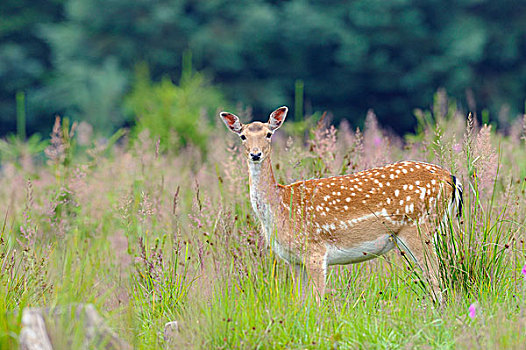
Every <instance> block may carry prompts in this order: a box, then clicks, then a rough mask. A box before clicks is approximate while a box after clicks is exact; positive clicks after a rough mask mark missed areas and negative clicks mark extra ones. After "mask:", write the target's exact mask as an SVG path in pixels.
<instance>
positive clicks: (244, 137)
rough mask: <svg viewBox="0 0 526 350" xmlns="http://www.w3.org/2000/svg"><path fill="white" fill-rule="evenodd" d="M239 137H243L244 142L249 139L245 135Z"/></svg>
mask: <svg viewBox="0 0 526 350" xmlns="http://www.w3.org/2000/svg"><path fill="white" fill-rule="evenodd" d="M239 137H241V140H243V141H245V140H246V139H247V137H246V136H245V135H241V136H239Z"/></svg>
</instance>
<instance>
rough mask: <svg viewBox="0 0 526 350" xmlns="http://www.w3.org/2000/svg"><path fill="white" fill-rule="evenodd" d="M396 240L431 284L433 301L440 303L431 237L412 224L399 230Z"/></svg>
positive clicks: (436, 264) (440, 295) (435, 261)
mask: <svg viewBox="0 0 526 350" xmlns="http://www.w3.org/2000/svg"><path fill="white" fill-rule="evenodd" d="M396 241H397V246H398V248H399V249H400V251H401V252H402V254H403V255H404V256H405V257H406V258H408V259H409V260H410V261H411V260H412V262H415V263H416V264H417V266H418V267H419V268H420V269H421V270H422V272H423V275H424V277H425V278H426V279H427V280H428V281H429V282H430V284H431V288H432V292H433V295H432V297H433V301H434V302H436V303H438V304H440V303H441V301H442V292H441V290H440V286H439V283H438V277H437V276H438V259H437V256H436V253H435V249H434V247H433V240H432V238H431V237H430V236H429V235H428V234H426V233H425V232H424V230H419V229H418V226H416V225H414V226H408V227H404V228H403V229H402V230H400V232H399V233H398V235H397V236H396Z"/></svg>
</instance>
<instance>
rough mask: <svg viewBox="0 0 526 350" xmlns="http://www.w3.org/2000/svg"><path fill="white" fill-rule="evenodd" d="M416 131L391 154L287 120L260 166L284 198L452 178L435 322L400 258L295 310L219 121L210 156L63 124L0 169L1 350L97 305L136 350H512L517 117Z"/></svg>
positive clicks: (518, 261)
mask: <svg viewBox="0 0 526 350" xmlns="http://www.w3.org/2000/svg"><path fill="white" fill-rule="evenodd" d="M238 112H239V113H238V115H239V116H240V117H242V118H243V119H244V120H243V121H244V122H248V121H250V120H251V116H250V115H249V113H247V112H246V111H238ZM415 114H416V116H417V119H418V128H417V131H416V132H415V133H414V134H409V135H406V136H404V137H403V138H402V137H400V136H396V135H394V134H393V133H391V132H389V131H388V130H385V129H383V128H382V127H381V126H380V125H378V123H377V121H376V118H375V115H374V113H372V112H369V114H368V116H367V119H366V121H365V126H364V128H363V130H359V129H354V128H351V127H350V126H349V124H347V123H345V122H343V123H341V124H340V125H339V126H338V128H336V127H334V126H331V125H330V124H331V123H330V120H329V119H330V118H329V117H325V118H322V117H320V115H314V116H311V117H308V118H305V119H303V120H301V121H296V122H293V121H291V120H289V121H286V122H285V125H284V127H283V128H282V129H280V130H279V131H278V132H277V133H276V135H275V137H274V141H273V143H274V145H273V155H272V159H273V164H274V169H275V173H276V177H277V180H278V181H279V182H281V183H290V182H293V181H296V180H300V179H305V178H313V177H316V178H317V177H326V176H331V175H339V174H347V173H352V172H356V171H360V170H363V169H367V168H370V167H373V166H379V165H384V164H387V163H390V162H394V161H399V160H407V159H412V160H422V161H427V162H431V163H436V164H439V165H442V166H443V167H445V168H447V169H449V170H451V171H452V172H453V173H454V174H455V175H456V176H457V177H458V178H459V179H460V181H461V182H462V183H463V185H464V211H463V214H462V218H461V220H460V222H456V221H451V222H449V224H448V225H447V227H443V228H442V230H441V232H440V233H441V234H440V235H439V236H440V237H441V239H440V241H439V242H438V243H437V244H438V246H439V247H438V255H439V260H440V270H439V273H440V282H441V287H442V288H443V289H444V290H446V295H447V297H446V299H445V300H444V302H443V304H442V305H434V304H433V302H432V300H431V298H430V296H429V294H428V291H427V290H426V285H425V283H424V284H422V283H419V281H418V277H419V276H418V272H417V271H414V270H412V269H410V268H409V267H408V266H407V264H406V262H405V261H404V259H403V257H402V256H401V254H400V253H399V252H391V253H389V254H388V255H386V256H384V257H382V258H378V259H374V260H371V261H368V262H365V263H361V264H356V265H349V266H340V267H332V268H330V269H329V277H328V291H329V292H328V293H327V295H326V298H325V300H324V301H323V302H322V303H321V304H320V305H319V304H318V303H317V302H316V299H315V298H314V296H312V295H307V296H306V297H302V296H301V295H300V293H298V291H297V290H296V289H295V288H294V286H293V283H292V272H291V268H290V267H289V266H288V265H287V264H285V263H284V262H283V261H281V260H279V259H277V258H276V257H275V256H274V254H273V253H272V252H271V251H270V250H269V248H268V246H267V244H266V242H265V240H264V238H263V236H262V235H261V234H260V224H259V222H258V221H257V218H256V217H255V215H254V213H253V212H252V208H251V205H250V200H249V195H248V174H247V168H246V163H245V160H244V158H243V157H242V156H241V154H240V149H239V148H240V144H239V140H238V139H237V138H236V137H235V136H234V135H232V134H231V133H229V132H228V131H227V130H226V128H225V127H224V125H223V124H222V123H221V121H220V120H219V118H217V116H215V117H214V118H213V120H214V122H213V123H215V124H214V125H213V126H212V129H213V130H214V132H213V133H211V135H210V138H209V140H208V144H207V147H206V151H204V150H203V149H202V148H201V147H193V146H191V145H187V146H186V147H183V148H180V149H177V150H170V149H166V148H164V149H163V147H161V144H160V143H159V141H158V140H157V139H156V138H155V137H151V136H150V135H149V133H148V131H147V130H144V131H142V132H141V133H139V134H137V135H132V134H130V133H126V132H119V133H117V134H115V135H114V137H112V138H110V139H107V140H105V141H104V142H101V141H100V140H99V141H97V139H95V138H94V137H93V136H92V135H91V134H90V127H89V125H87V124H85V123H81V124H79V125H77V124H71V123H69V122H68V121H67V120H66V119H62V120H61V119H57V122H56V123H55V125H54V127H53V131H52V133H51V139H50V140H49V143H48V144H47V145H46V148H45V150H44V151H43V152H39V153H37V152H34V153H32V152H27V151H25V152H24V150H27V145H26V144H24V143H18V144H17V146H16V147H18V148H17V149H18V150H19V152H18V153H16V156H13V157H11V158H5V159H3V160H2V166H1V175H0V214H1V216H2V223H1V227H2V229H1V233H0V234H1V236H0V348H1V349H12V348H17V347H18V337H19V333H20V327H21V310H23V309H24V308H25V307H34V306H51V307H53V306H57V305H68V304H71V303H92V304H93V305H94V306H95V307H96V309H97V310H98V311H99V313H100V314H101V315H102V316H103V318H104V320H105V322H106V323H107V324H108V325H109V326H110V327H111V328H112V329H113V330H114V331H115V332H116V333H117V334H118V335H119V336H120V337H121V338H122V339H124V340H125V341H127V342H129V343H130V344H132V346H133V347H135V348H137V349H154V348H162V347H174V348H198V349H201V348H202V349H245V348H261V349H275V348H287V349H356V348H364V349H371V348H379V349H387V348H389V349H394V348H402V349H418V348H420V349H429V348H433V349H435V348H439V349H451V348H459V349H465V348H496V349H503V348H508V349H509V348H523V346H524V344H526V332H525V330H526V299H525V298H526V259H525V253H526V250H525V243H524V241H525V239H526V226H525V225H526V195H525V190H526V156H525V150H526V116H525V117H524V118H518V119H516V121H515V122H514V123H513V124H511V125H508V126H507V127H503V128H500V129H496V127H495V126H494V125H486V124H483V123H481V122H480V119H482V120H484V119H485V116H482V118H474V117H472V116H468V115H467V113H465V112H464V111H460V110H459V109H457V107H456V105H455V104H454V103H453V102H448V101H447V99H446V98H445V97H444V96H442V95H438V97H437V100H436V101H435V103H434V106H433V108H432V109H431V110H429V111H416V113H415ZM477 120H479V121H477ZM50 127H51V126H50ZM12 147H14V146H12ZM174 320H176V321H178V323H179V332H178V333H177V335H176V337H175V338H174V339H173V341H172V342H171V343H170V344H167V343H166V342H165V340H164V339H163V329H164V325H165V323H166V322H169V321H174ZM68 332H71V333H73V335H72V336H73V337H76V336H78V334H79V333H82V332H83V329H82V327H75V324H72V325H70V327H69V328H68Z"/></svg>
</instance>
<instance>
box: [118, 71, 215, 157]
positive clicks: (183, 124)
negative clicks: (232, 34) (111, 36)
mask: <svg viewBox="0 0 526 350" xmlns="http://www.w3.org/2000/svg"><path fill="white" fill-rule="evenodd" d="M224 105H225V101H224V99H223V97H222V94H221V93H220V91H219V90H218V89H217V88H216V87H213V86H211V85H210V83H209V82H208V80H207V79H206V78H205V76H204V75H203V74H200V73H195V72H191V71H188V72H185V73H184V74H183V76H182V78H181V80H180V83H179V85H176V84H174V83H173V82H172V80H171V79H170V78H168V77H165V78H163V79H162V80H161V81H160V82H159V83H155V82H152V81H151V80H150V76H149V73H148V69H147V68H146V66H144V65H143V66H139V67H138V68H137V71H136V77H135V83H134V86H133V89H132V91H131V93H130V95H129V96H128V97H127V99H126V106H127V107H128V108H129V110H130V111H131V112H132V113H133V115H134V117H135V118H136V124H137V125H136V127H135V129H134V133H135V135H138V134H140V133H141V132H142V131H144V130H148V132H149V134H150V136H151V137H152V138H154V139H155V140H157V139H160V143H161V146H162V149H163V150H167V149H168V150H172V151H178V150H180V149H181V148H183V147H185V146H189V145H193V146H197V147H198V148H199V149H201V150H202V151H206V147H207V140H208V135H209V133H210V121H211V117H212V116H213V115H214V114H215V112H216V109H217V108H218V107H219V106H224Z"/></svg>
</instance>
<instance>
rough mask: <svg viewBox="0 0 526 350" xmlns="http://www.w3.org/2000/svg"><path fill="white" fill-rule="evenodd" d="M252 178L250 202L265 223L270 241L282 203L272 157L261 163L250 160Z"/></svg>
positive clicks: (250, 178) (265, 229) (249, 166)
mask: <svg viewBox="0 0 526 350" xmlns="http://www.w3.org/2000/svg"><path fill="white" fill-rule="evenodd" d="M248 170H249V180H250V202H251V203H252V208H253V209H254V212H255V213H256V215H257V216H258V218H259V219H260V221H261V223H262V224H263V228H264V231H265V236H266V238H267V241H269V238H270V235H271V233H272V232H273V231H274V230H275V223H276V215H277V213H279V205H280V203H281V196H280V191H279V188H278V184H277V182H276V179H275V178H274V172H273V171H272V163H271V161H270V157H266V158H265V159H264V160H263V161H262V162H261V163H253V162H251V161H248Z"/></svg>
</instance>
